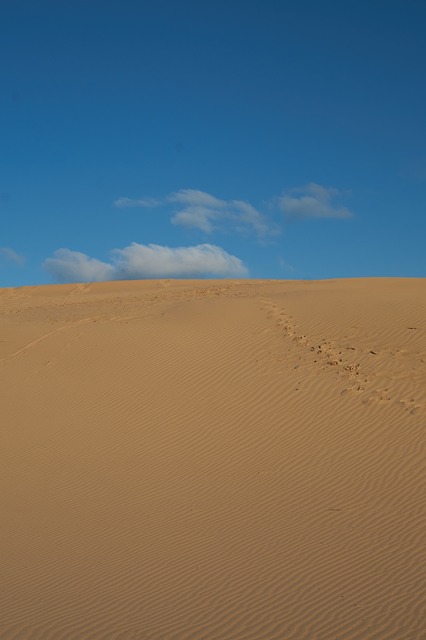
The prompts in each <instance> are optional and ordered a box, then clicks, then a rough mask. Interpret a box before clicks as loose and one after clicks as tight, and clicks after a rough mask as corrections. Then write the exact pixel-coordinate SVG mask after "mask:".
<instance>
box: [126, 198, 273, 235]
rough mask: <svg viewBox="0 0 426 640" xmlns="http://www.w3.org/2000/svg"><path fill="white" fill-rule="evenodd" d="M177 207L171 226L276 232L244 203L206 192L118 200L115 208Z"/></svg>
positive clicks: (207, 230) (263, 218)
mask: <svg viewBox="0 0 426 640" xmlns="http://www.w3.org/2000/svg"><path fill="white" fill-rule="evenodd" d="M166 204H171V205H175V212H174V214H173V216H172V218H171V222H172V224H175V225H181V226H184V227H192V228H195V229H200V230H201V231H204V232H205V233H212V232H213V231H214V230H215V229H217V228H218V227H219V226H220V224H221V223H228V224H229V223H231V224H233V225H234V226H235V227H236V228H238V229H239V230H243V229H252V230H253V231H255V232H256V233H257V234H258V235H261V236H264V235H267V234H269V233H276V228H274V227H272V226H270V225H269V223H268V221H267V219H266V217H265V216H264V215H263V214H262V213H261V212H260V211H258V210H257V209H256V208H255V207H253V206H252V205H251V204H250V203H248V202H245V201H244V200H221V199H220V198H216V197H215V196H213V195H211V194H210V193H207V192H205V191H199V190H196V189H180V191H175V192H174V193H171V194H169V195H168V196H166V197H164V198H140V199H137V200H132V199H131V198H119V199H118V200H116V201H115V202H114V205H115V206H116V207H119V208H124V207H143V208H152V207H158V206H161V205H166Z"/></svg>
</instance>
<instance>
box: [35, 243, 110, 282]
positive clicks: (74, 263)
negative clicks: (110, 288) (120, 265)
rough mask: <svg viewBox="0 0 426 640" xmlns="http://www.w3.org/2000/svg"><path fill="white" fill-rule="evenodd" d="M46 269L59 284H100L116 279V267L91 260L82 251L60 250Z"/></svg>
mask: <svg viewBox="0 0 426 640" xmlns="http://www.w3.org/2000/svg"><path fill="white" fill-rule="evenodd" d="M43 266H44V268H45V269H46V270H47V271H48V272H49V273H50V274H51V275H52V276H53V277H54V278H55V280H58V281H59V282H98V281H101V280H113V279H114V267H113V266H112V265H111V264H108V263H107V262H102V261H101V260H96V258H89V256H87V255H86V254H85V253H81V252H80V251H71V250H70V249H58V250H57V251H55V252H54V254H53V257H52V258H47V260H45V261H44V263H43Z"/></svg>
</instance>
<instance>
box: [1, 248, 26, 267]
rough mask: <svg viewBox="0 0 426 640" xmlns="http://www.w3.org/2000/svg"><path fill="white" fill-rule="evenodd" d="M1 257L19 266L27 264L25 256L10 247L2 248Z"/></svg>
mask: <svg viewBox="0 0 426 640" xmlns="http://www.w3.org/2000/svg"><path fill="white" fill-rule="evenodd" d="M0 255H1V256H2V257H3V258H4V259H5V260H7V261H8V262H13V263H14V264H17V265H22V264H24V262H25V258H24V256H21V255H19V253H16V251H14V250H13V249H11V248H10V247H0Z"/></svg>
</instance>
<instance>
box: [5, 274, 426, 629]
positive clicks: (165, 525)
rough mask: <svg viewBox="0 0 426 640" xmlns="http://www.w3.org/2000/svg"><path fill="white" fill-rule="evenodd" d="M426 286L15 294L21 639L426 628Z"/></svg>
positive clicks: (10, 409) (10, 303)
mask: <svg viewBox="0 0 426 640" xmlns="http://www.w3.org/2000/svg"><path fill="white" fill-rule="evenodd" d="M425 321H426V281H425V280H414V279H413V280H411V279H365V280H364V279H363V280H335V281H321V282H296V281H293V282H279V281H253V280H252V281H156V282H154V281H144V282H111V283H98V284H87V285H64V286H49V287H23V288H19V289H3V290H0V389H1V449H0V456H1V464H0V483H1V485H0V486H1V494H2V526H1V538H0V555H1V563H2V568H1V571H0V637H1V638H5V639H8V640H12V639H13V640H17V639H21V638H22V639H26V638H28V639H32V640H33V639H34V640H35V639H40V640H45V639H56V638H67V639H74V638H75V639H79V638H82V639H86V638H109V639H112V638H114V639H142V638H143V639H154V638H155V639H161V640H163V639H172V638H173V639H195V638H197V639H198V638H203V639H225V638H226V639H237V638H244V639H249V638H250V639H253V640H259V639H269V638H271V639H272V638H277V639H294V640H303V639H307V640H308V639H309V640H311V639H330V640H331V639H336V638H340V639H358V640H365V639H371V640H372V639H375V640H377V639H380V640H384V639H395V640H408V639H418V640H422V639H424V638H426V619H425V607H426V595H425V594H426V592H425V588H424V577H425V575H426V550H425V530H426V507H425V496H426V492H425V484H426V469H425V465H424V455H425V446H426V440H425V437H426V353H425V352H426V324H425Z"/></svg>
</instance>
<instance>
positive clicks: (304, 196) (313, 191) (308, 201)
mask: <svg viewBox="0 0 426 640" xmlns="http://www.w3.org/2000/svg"><path fill="white" fill-rule="evenodd" d="M340 194H341V192H340V191H339V190H338V189H333V188H328V187H323V186H321V185H320V184H316V183H315V182H311V183H309V184H307V185H306V186H305V187H302V188H300V189H291V190H290V191H288V192H287V193H286V194H284V195H283V196H281V197H279V198H278V206H279V208H280V209H281V211H283V212H284V214H285V215H286V216H287V217H288V218H292V219H301V218H350V217H352V215H353V214H352V212H351V211H349V209H347V208H346V207H342V206H340V205H338V204H335V203H334V200H335V199H336V197H338V196H339V195H340Z"/></svg>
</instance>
